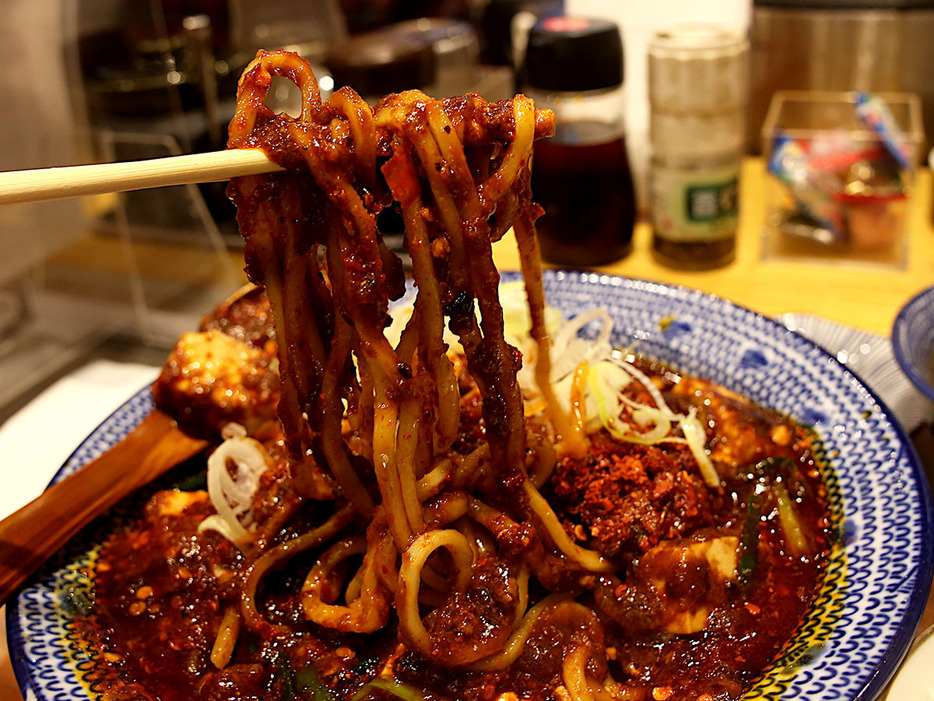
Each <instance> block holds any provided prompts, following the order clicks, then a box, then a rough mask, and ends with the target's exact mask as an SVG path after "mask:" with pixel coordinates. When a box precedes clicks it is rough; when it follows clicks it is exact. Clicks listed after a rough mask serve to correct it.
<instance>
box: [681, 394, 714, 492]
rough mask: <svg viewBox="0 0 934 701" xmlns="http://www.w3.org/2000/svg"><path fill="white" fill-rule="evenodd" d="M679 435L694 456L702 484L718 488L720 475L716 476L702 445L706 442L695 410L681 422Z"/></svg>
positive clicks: (705, 449)
mask: <svg viewBox="0 0 934 701" xmlns="http://www.w3.org/2000/svg"><path fill="white" fill-rule="evenodd" d="M681 433H683V434H684V439H685V440H686V441H687V444H688V448H690V449H691V454H692V455H694V459H695V460H696V461H697V466H698V467H699V468H700V473H701V477H703V478H704V482H706V483H707V486H708V487H713V488H716V487H719V486H720V475H718V474H717V469H716V468H715V467H714V466H713V462H712V461H711V460H710V456H709V455H707V448H706V447H705V445H704V444H705V443H706V442H707V439H706V434H705V433H704V427H703V426H702V425H701V422H700V419H698V418H697V410H696V409H694V408H692V409H691V411H690V412H689V413H688V415H687V416H686V417H684V418H683V419H682V420H681Z"/></svg>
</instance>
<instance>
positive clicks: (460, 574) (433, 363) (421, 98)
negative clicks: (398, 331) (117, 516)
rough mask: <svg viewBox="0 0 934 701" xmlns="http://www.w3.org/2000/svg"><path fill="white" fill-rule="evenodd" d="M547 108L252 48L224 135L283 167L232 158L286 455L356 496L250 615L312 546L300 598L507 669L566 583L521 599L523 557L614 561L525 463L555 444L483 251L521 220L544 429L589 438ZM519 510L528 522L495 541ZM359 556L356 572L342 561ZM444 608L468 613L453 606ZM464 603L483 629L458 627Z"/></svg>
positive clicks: (526, 564) (460, 657) (316, 612)
mask: <svg viewBox="0 0 934 701" xmlns="http://www.w3.org/2000/svg"><path fill="white" fill-rule="evenodd" d="M274 77H285V78H287V79H289V80H291V81H293V82H294V83H295V84H296V85H298V87H299V88H300V89H301V92H302V111H301V114H300V115H299V117H297V118H292V117H289V116H288V115H281V114H280V115H277V114H274V113H273V112H272V111H271V110H269V109H268V108H267V107H266V106H265V105H264V103H263V100H264V99H265V95H266V92H267V90H268V89H269V86H270V84H271V82H272V79H273V78H274ZM553 128H554V125H553V115H552V114H551V113H550V112H547V111H537V110H535V108H534V106H533V105H532V103H531V101H530V100H528V99H527V98H525V97H523V96H521V95H520V96H517V97H516V98H515V99H513V100H511V101H507V102H503V103H497V104H491V103H487V102H485V101H484V100H482V99H481V98H480V97H479V96H476V95H472V96H465V97H461V98H454V99H450V100H446V101H437V100H433V99H431V98H429V97H427V96H426V95H424V94H423V93H421V92H418V91H409V92H405V93H401V94H399V95H391V96H389V97H387V98H384V99H383V100H382V101H381V102H380V103H379V104H378V105H377V106H376V107H375V108H371V107H370V106H369V105H368V104H367V103H366V102H364V101H363V100H362V99H361V98H360V97H359V95H357V94H356V93H354V92H353V91H352V90H350V89H348V88H342V89H340V90H338V91H337V92H336V93H335V94H334V95H333V96H332V97H331V98H330V99H329V100H328V101H327V102H322V101H321V99H320V94H319V91H318V88H317V84H316V82H315V79H314V76H313V74H312V73H311V70H310V68H309V67H308V65H307V63H305V62H304V61H303V60H301V59H299V58H298V57H296V56H295V55H293V54H289V53H286V52H275V53H266V52H260V53H259V54H258V55H257V57H256V59H255V60H254V61H253V63H252V64H251V65H250V66H249V67H248V68H247V69H246V71H245V72H244V74H243V76H242V77H241V82H240V89H239V92H238V100H237V114H236V117H235V119H234V120H233V122H232V123H231V128H230V146H231V147H232V148H241V147H261V148H263V149H264V150H265V151H266V152H267V155H268V156H269V157H270V158H272V159H273V160H275V161H276V162H277V163H279V164H280V165H281V166H283V167H284V168H286V170H285V171H284V172H281V173H275V174H270V175H264V176H250V177H244V178H239V179H236V180H234V181H232V183H231V187H230V193H231V196H232V198H233V199H234V201H235V203H236V205H237V207H238V220H239V225H240V230H241V233H242V235H243V237H244V240H245V244H246V245H245V256H246V261H247V273H248V275H249V276H250V278H251V280H253V281H254V282H255V283H257V284H259V285H263V286H264V287H265V288H266V290H267V294H268V296H269V299H270V303H271V305H272V309H273V315H274V318H275V324H276V334H277V346H278V352H279V373H280V379H281V383H282V392H281V399H280V404H279V414H280V419H281V422H282V426H283V429H284V432H285V436H286V444H287V447H288V448H289V454H290V460H291V466H292V470H293V474H294V476H295V478H296V479H297V481H298V483H299V484H301V475H302V473H303V471H304V470H306V469H307V468H308V465H309V464H310V463H312V462H315V463H318V464H319V465H322V466H325V467H326V468H327V469H328V470H329V471H330V473H331V475H332V476H333V477H334V480H335V481H336V483H337V486H338V488H339V493H340V498H341V499H343V500H346V503H347V506H345V507H343V508H342V509H340V510H338V511H337V513H336V515H335V516H334V517H332V519H331V520H330V521H328V522H327V523H326V524H325V525H323V526H321V527H319V528H318V529H317V530H316V531H315V532H314V535H313V536H311V537H310V538H308V539H307V542H301V543H297V544H296V546H294V547H289V544H288V542H287V543H286V544H284V545H280V546H277V547H276V548H274V549H273V550H271V551H270V552H269V553H268V554H267V555H264V556H262V557H261V558H260V559H259V560H258V561H257V563H256V564H255V565H254V567H253V570H252V572H251V574H250V576H249V577H248V580H247V585H248V586H247V594H246V596H245V598H244V604H243V606H242V607H241V608H242V618H243V621H244V624H245V625H247V626H252V627H263V626H268V625H270V624H268V623H267V622H265V621H264V620H263V617H262V615H261V614H260V613H259V611H258V609H257V607H256V596H257V587H258V580H259V577H261V576H262V574H263V572H265V571H267V570H269V569H271V568H273V567H276V566H278V564H279V563H280V562H282V561H284V560H285V559H288V558H290V557H292V552H293V551H295V550H306V549H310V548H319V547H320V548H323V550H322V551H321V553H320V554H319V555H318V556H317V557H318V559H317V562H316V564H314V565H313V567H312V569H311V572H310V573H309V574H308V577H307V579H306V580H305V585H304V587H303V592H302V607H303V611H304V614H305V616H306V618H308V619H309V620H311V621H313V622H315V623H317V624H319V625H322V626H325V627H330V628H335V629H338V630H341V631H354V632H372V631H374V630H376V629H378V628H380V627H382V626H384V625H386V623H387V619H388V614H389V611H388V604H389V602H391V601H394V605H395V610H396V613H397V614H398V618H399V631H400V635H401V638H402V641H403V642H404V643H405V644H406V645H407V646H409V647H410V648H411V649H414V650H416V651H417V652H419V653H420V654H422V655H423V656H425V657H426V658H428V659H430V660H432V661H434V662H436V663H438V664H443V665H446V666H458V665H461V666H463V665H468V664H473V665H475V666H476V668H478V669H481V668H486V669H497V668H500V667H501V666H502V665H506V664H509V663H510V662H511V661H512V660H514V659H516V657H517V656H518V655H519V654H521V650H522V648H523V646H524V641H525V639H526V638H527V637H528V635H529V633H530V630H531V627H532V626H533V625H534V622H535V620H536V619H537V618H538V617H539V616H540V615H541V614H542V613H543V612H544V611H545V610H547V609H548V608H549V607H551V606H557V605H560V602H562V601H564V600H566V599H567V598H568V597H570V596H572V595H573V592H570V591H559V592H555V593H554V594H552V595H550V596H546V597H545V598H543V599H541V601H539V602H538V603H536V604H535V605H534V606H533V607H532V608H531V609H529V610H528V612H527V611H526V609H527V607H528V605H529V603H530V602H529V578H530V572H531V573H532V574H535V575H536V576H537V577H538V579H539V584H540V585H542V586H544V587H545V588H546V589H548V588H552V587H557V586H560V578H556V577H549V576H548V568H549V567H550V566H551V565H552V564H554V563H556V562H561V563H563V566H564V567H565V568H566V569H567V568H570V569H571V570H577V571H580V572H581V573H587V572H606V571H608V569H609V565H608V563H607V562H606V561H605V560H603V558H601V557H600V556H598V555H597V554H596V553H593V552H590V551H587V550H585V549H583V548H581V547H579V546H577V545H576V544H574V543H572V542H571V541H570V540H569V538H568V537H567V535H566V534H565V533H564V531H563V529H562V526H561V524H560V523H559V522H558V521H557V518H556V517H555V515H554V512H553V510H552V509H551V508H550V507H549V506H548V504H547V501H546V500H545V499H544V498H543V497H542V496H541V495H540V494H539V492H538V491H537V490H536V488H535V487H534V486H533V483H532V482H531V481H530V478H529V474H528V470H527V465H530V466H532V467H533V468H534V475H533V479H534V480H535V482H536V483H540V482H541V481H542V480H543V478H547V475H548V474H549V472H550V467H551V465H553V464H554V459H555V455H556V453H555V451H554V449H553V448H552V446H551V445H550V444H549V445H547V446H545V445H544V443H545V442H547V441H546V440H545V439H544V438H543V437H541V436H537V437H536V438H535V439H534V440H529V439H528V437H527V436H528V432H527V427H526V419H525V417H524V411H523V403H522V397H521V393H520V389H519V386H518V383H517V379H516V375H517V372H518V370H519V367H520V364H521V357H520V355H519V353H518V351H516V349H514V348H512V347H511V346H510V345H509V344H508V343H507V341H506V338H505V334H504V329H503V310H502V307H501V305H500V302H499V297H498V287H499V274H498V272H497V270H496V267H495V265H494V263H493V257H492V243H493V242H494V241H495V240H497V239H498V238H500V237H501V236H502V235H503V234H504V233H505V232H506V230H507V229H509V228H510V227H513V226H514V227H515V232H516V239H517V241H518V244H519V248H520V255H521V259H522V262H523V272H524V274H525V280H526V286H527V296H528V300H529V305H530V312H531V319H532V333H533V336H534V338H535V339H536V340H537V341H538V342H539V349H538V353H537V356H536V364H537V376H538V378H539V381H540V384H541V385H542V391H543V395H544V396H545V398H546V402H547V403H548V405H549V408H550V410H551V425H552V427H553V429H552V430H553V431H554V432H555V434H556V435H555V436H554V437H553V438H554V439H555V440H557V441H558V444H559V445H560V446H564V448H565V449H566V450H567V451H579V450H580V447H581V441H582V437H581V436H580V435H578V434H577V433H576V432H575V431H574V430H573V426H572V425H571V422H570V421H569V420H568V417H566V416H563V414H562V412H561V411H560V409H559V408H558V406H557V402H556V401H555V398H554V395H553V393H552V391H551V389H550V385H549V379H548V376H549V373H550V362H549V355H548V339H547V334H546V332H545V326H544V293H543V290H542V277H541V271H540V269H539V267H538V261H537V256H538V249H537V243H536V241H535V233H534V221H535V218H536V217H537V216H538V215H539V213H540V211H541V210H540V208H538V207H537V206H535V205H534V204H533V203H532V201H531V192H530V188H529V173H530V170H529V169H530V161H531V156H532V144H533V141H534V140H535V139H536V138H541V137H543V136H548V135H550V134H551V133H552V131H553ZM387 214H388V215H394V216H395V217H396V218H397V219H399V220H401V222H402V223H403V225H404V231H405V234H404V236H405V247H406V249H407V251H408V254H409V256H410V258H411V263H412V273H413V278H414V285H415V288H416V290H417V296H416V300H415V304H414V311H413V314H412V317H411V319H410V320H409V322H408V325H407V326H406V328H405V330H404V331H403V334H402V338H401V340H400V341H399V342H398V343H397V344H396V345H395V346H393V345H392V343H390V341H389V340H388V339H387V337H386V336H385V335H384V333H383V331H384V328H385V327H386V326H387V325H388V323H389V321H390V318H389V314H390V304H391V302H392V300H394V299H397V298H399V297H400V296H401V295H402V294H403V292H404V290H405V281H404V276H403V270H402V266H401V263H400V260H399V259H398V257H397V256H396V255H395V254H394V253H392V252H391V251H390V250H389V249H388V248H387V246H386V245H385V242H384V241H383V234H382V231H381V229H380V216H385V215H387ZM446 324H447V327H448V328H449V329H450V330H451V331H453V332H454V333H455V334H457V335H458V337H459V340H460V343H461V346H462V347H463V349H464V354H465V356H466V361H467V368H468V371H469V373H470V377H471V378H472V380H473V381H474V382H475V383H476V385H477V387H478V388H479V391H480V394H481V395H482V417H483V432H482V435H481V436H479V437H478V438H477V440H478V441H479V442H478V443H477V444H475V445H466V446H461V447H460V448H458V441H459V432H460V429H461V396H460V388H459V385H458V378H457V375H456V373H455V367H454V364H453V363H452V361H451V359H450V357H449V356H448V347H447V344H446V342H445V340H444V331H445V325H446ZM350 435H353V436H354V438H355V440H354V441H353V442H352V445H353V446H354V448H353V449H351V447H350V445H351V442H350V441H348V436H350ZM549 461H550V464H548V463H549ZM487 503H488V504H490V506H487V505H486V504H487ZM349 513H355V514H357V515H359V516H360V517H362V518H363V519H364V522H369V527H368V528H366V533H365V535H364V534H363V532H362V529H360V528H359V527H358V528H357V529H356V530H354V529H353V528H349V529H348V527H350V526H351V525H352V524H351V523H350V521H351V520H352V519H350V518H348V514H349ZM523 528H524V529H526V530H525V531H523V532H526V531H527V532H528V533H529V535H528V536H527V538H526V540H520V541H517V542H516V543H512V545H510V546H509V547H505V544H506V543H507V541H508V539H509V538H511V537H512V536H510V535H509V534H510V533H513V532H516V531H517V529H518V530H522V529H523ZM344 531H348V532H344ZM339 534H340V535H339ZM338 535H339V537H338ZM302 538H303V536H299V539H302ZM335 538H337V539H336V540H335ZM361 557H362V564H360V565H359V568H358V569H357V570H356V574H353V575H351V576H349V577H348V576H347V575H346V574H345V573H346V571H347V569H346V568H347V564H348V561H349V560H350V559H359V558H361ZM478 568H479V569H482V568H486V569H487V570H488V571H493V570H495V571H497V572H500V573H501V575H502V578H503V579H504V581H506V582H507V583H508V586H507V587H506V590H505V591H501V592H498V594H499V595H500V596H499V599H498V602H499V603H498V604H497V606H499V609H498V610H497V611H495V612H492V613H491V612H490V611H488V610H486V609H483V608H480V607H477V606H476V605H475V604H472V603H471V602H472V601H475V600H476V601H479V600H485V598H490V597H489V596H487V593H485V590H484V587H485V586H489V585H488V584H485V583H484V582H485V581H486V580H485V578H484V577H482V576H475V575H476V572H477V571H478ZM553 569H555V568H553ZM494 579H495V578H494ZM341 597H343V598H342V599H341ZM339 599H340V600H342V601H343V602H344V603H341V602H340V601H339ZM426 604H430V606H428V607H427V608H426ZM447 607H454V608H452V609H451V610H457V611H459V612H461V613H463V614H464V615H463V616H455V615H448V616H444V615H442V614H441V611H442V610H444V609H446V608H447ZM457 607H460V608H457ZM452 621H454V623H452ZM464 621H467V622H468V623H469V625H475V626H477V627H482V628H483V629H484V631H485V633H484V635H483V636H480V635H470V634H468V633H465V632H464V631H463V630H461V629H460V628H458V629H456V630H451V629H448V628H449V626H451V625H456V626H461V627H463V626H465V625H468V623H464ZM471 622H472V623H471ZM468 632H469V631H468ZM225 645H227V643H226V642H225ZM224 649H226V647H225V648H224ZM580 654H581V655H582V654H583V653H580ZM579 657H580V655H578V657H575V658H572V660H571V661H570V662H569V665H570V666H569V667H568V668H567V669H568V670H569V674H571V676H572V677H573V678H574V679H576V680H578V682H575V683H574V684H572V686H575V685H576V686H577V687H578V688H577V689H576V690H575V691H574V692H573V693H574V694H576V695H581V694H586V689H585V685H584V683H583V682H581V681H580V679H581V678H582V674H583V672H582V667H581V664H582V663H583V662H586V659H583V658H580V659H578V658H579ZM484 660H486V662H484Z"/></svg>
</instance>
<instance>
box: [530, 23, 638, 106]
mask: <svg viewBox="0 0 934 701" xmlns="http://www.w3.org/2000/svg"><path fill="white" fill-rule="evenodd" d="M523 78H524V81H523V82H524V84H526V85H529V86H531V87H534V88H538V89H540V90H557V91H577V90H600V89H604V88H615V87H619V86H620V85H622V84H623V40H622V37H621V36H620V33H619V27H617V26H616V24H614V23H613V22H609V21H607V20H601V19H590V18H586V17H568V16H564V15H562V16H559V17H548V18H547V19H543V20H541V21H539V22H537V23H536V24H535V25H534V26H533V27H532V29H531V30H529V38H528V45H527V46H526V50H525V62H524V66H523Z"/></svg>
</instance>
